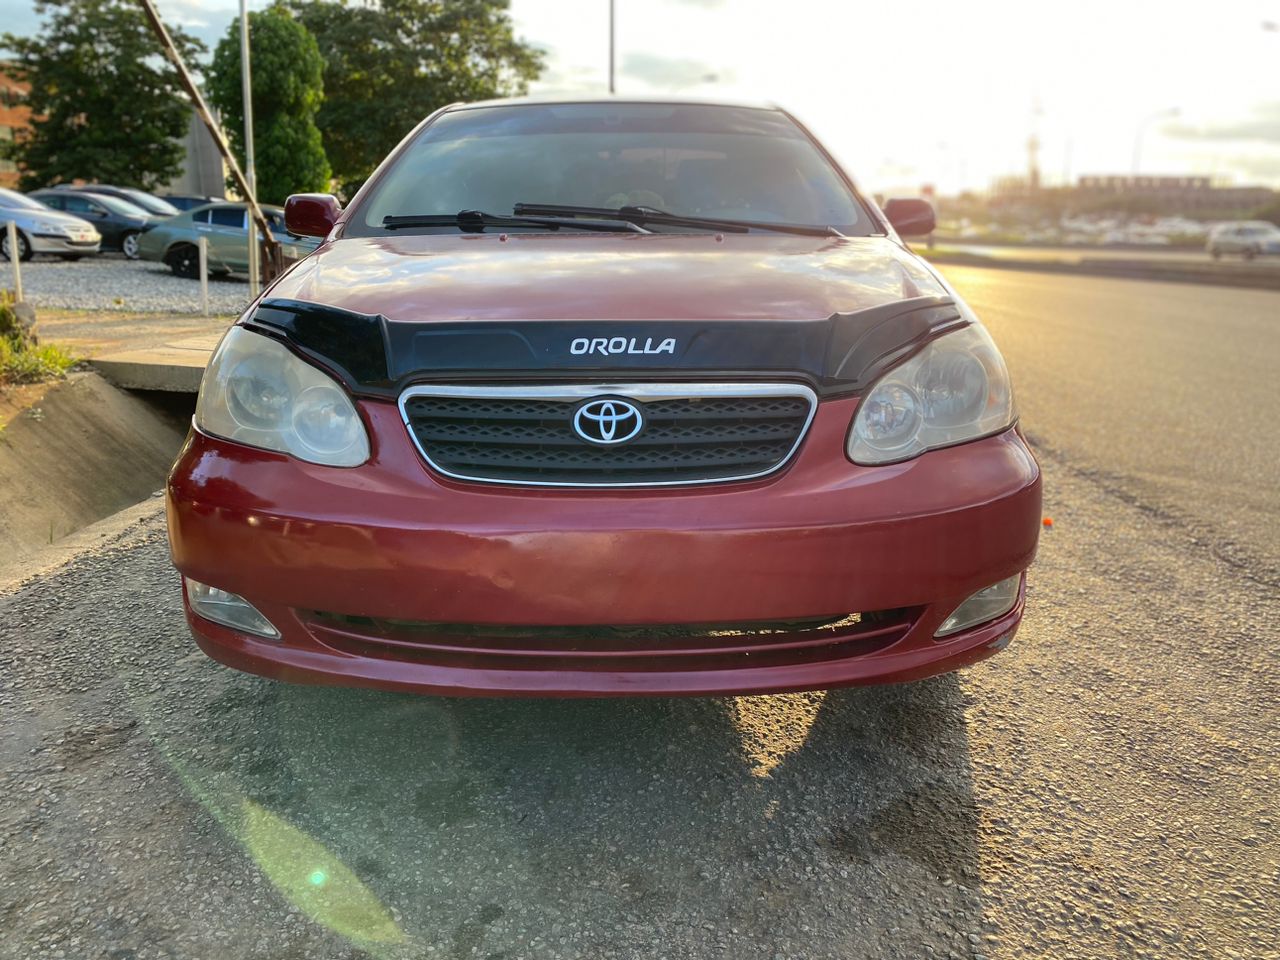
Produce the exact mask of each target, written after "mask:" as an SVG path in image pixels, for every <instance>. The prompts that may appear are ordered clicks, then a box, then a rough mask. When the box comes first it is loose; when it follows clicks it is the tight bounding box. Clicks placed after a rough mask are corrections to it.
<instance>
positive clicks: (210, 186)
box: [157, 109, 227, 197]
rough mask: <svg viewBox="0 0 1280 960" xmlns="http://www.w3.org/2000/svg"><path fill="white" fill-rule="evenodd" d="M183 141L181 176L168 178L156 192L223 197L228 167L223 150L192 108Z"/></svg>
mask: <svg viewBox="0 0 1280 960" xmlns="http://www.w3.org/2000/svg"><path fill="white" fill-rule="evenodd" d="M182 144H183V147H184V148H185V149H186V158H185V159H184V161H183V164H182V175H181V176H178V177H175V178H174V179H173V180H171V181H169V183H167V184H165V186H163V187H162V188H161V189H160V190H158V191H157V192H158V193H179V194H188V195H190V194H194V195H197V196H201V197H225V196H226V193H227V170H226V166H225V165H224V164H223V162H222V153H221V152H220V151H219V150H218V145H217V143H215V142H214V139H213V135H212V134H211V133H209V130H208V128H207V127H205V125H204V123H203V121H201V119H200V117H199V115H198V114H197V113H196V112H195V110H194V109H192V111H191V116H190V118H189V120H188V122H187V135H186V137H184V138H183V141H182Z"/></svg>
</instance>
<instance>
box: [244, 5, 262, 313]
mask: <svg viewBox="0 0 1280 960" xmlns="http://www.w3.org/2000/svg"><path fill="white" fill-rule="evenodd" d="M240 81H241V89H242V91H243V93H242V95H243V97H244V178H245V180H247V181H248V182H249V192H250V193H251V194H252V197H245V200H246V201H250V200H252V201H255V202H256V201H257V199H258V181H257V178H256V177H255V175H254V171H253V83H252V82H251V80H250V76H249V5H248V0H240ZM245 224H246V225H247V226H248V228H249V230H248V233H249V297H250V298H251V299H256V298H257V296H258V225H257V224H256V223H255V222H254V219H253V217H251V216H247V215H246V216H245Z"/></svg>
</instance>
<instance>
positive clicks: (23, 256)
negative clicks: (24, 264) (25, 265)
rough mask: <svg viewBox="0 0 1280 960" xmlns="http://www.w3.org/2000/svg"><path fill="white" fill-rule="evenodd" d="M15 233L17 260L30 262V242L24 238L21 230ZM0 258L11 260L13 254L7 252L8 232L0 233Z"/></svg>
mask: <svg viewBox="0 0 1280 960" xmlns="http://www.w3.org/2000/svg"><path fill="white" fill-rule="evenodd" d="M17 233H18V259H19V260H23V261H26V260H30V259H31V256H32V250H31V241H29V240H28V239H27V238H26V235H25V234H24V233H23V232H22V231H21V230H19V231H17ZM0 256H3V257H4V258H5V259H6V260H12V259H13V254H12V252H11V251H10V250H9V231H8V230H4V231H0Z"/></svg>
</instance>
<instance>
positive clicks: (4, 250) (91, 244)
mask: <svg viewBox="0 0 1280 960" xmlns="http://www.w3.org/2000/svg"><path fill="white" fill-rule="evenodd" d="M10 220H12V221H13V222H14V224H15V225H16V226H17V228H18V250H17V255H18V259H19V260H30V259H31V258H32V257H33V256H34V255H35V254H37V253H52V254H56V255H57V256H59V257H62V258H63V259H64V260H78V259H79V258H80V257H83V256H85V255H86V254H93V253H97V252H98V249H99V247H101V245H102V237H101V235H100V234H99V233H98V231H97V230H96V229H95V228H94V226H93V224H91V223H88V222H86V221H84V220H81V219H80V218H79V217H73V216H71V215H70V214H69V213H60V212H59V211H57V210H50V209H49V208H48V207H46V206H45V205H44V204H43V203H41V202H40V201H39V200H35V199H33V198H31V197H27V196H24V195H22V194H21V193H18V192H17V191H16V190H6V189H4V188H2V187H0V256H3V257H4V259H6V260H11V259H13V254H14V252H13V251H12V250H10V249H9V231H8V230H7V229H6V227H5V224H7V223H8V222H9V221H10Z"/></svg>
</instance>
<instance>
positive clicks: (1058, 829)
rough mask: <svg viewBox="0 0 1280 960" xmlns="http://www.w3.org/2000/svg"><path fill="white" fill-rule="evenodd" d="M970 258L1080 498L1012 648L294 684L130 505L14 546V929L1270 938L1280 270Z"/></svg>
mask: <svg viewBox="0 0 1280 960" xmlns="http://www.w3.org/2000/svg"><path fill="white" fill-rule="evenodd" d="M953 279H954V281H955V282H956V283H957V284H958V285H959V286H960V289H961V290H962V291H963V292H965V293H966V294H967V295H969V296H971V298H972V300H973V302H974V304H975V306H976V307H977V308H978V309H979V310H980V311H981V312H983V313H984V315H985V316H986V318H987V320H988V322H989V323H990V325H991V327H992V328H993V330H994V331H995V333H996V335H997V337H998V339H999V340H1000V341H1001V343H1002V345H1003V346H1004V347H1005V350H1006V353H1007V354H1008V356H1009V358H1010V363H1011V366H1012V368H1013V370H1014V374H1015V377H1016V379H1017V382H1018V386H1019V388H1020V395H1021V403H1022V409H1023V412H1024V416H1025V421H1026V427H1027V429H1028V431H1029V432H1030V434H1031V435H1032V436H1033V437H1034V438H1035V439H1036V441H1037V443H1038V445H1039V451H1040V454H1041V458H1042V463H1043V466H1044V469H1045V481H1046V513H1047V514H1049V515H1050V516H1052V517H1053V518H1054V521H1055V522H1054V526H1053V527H1052V528H1051V529H1049V530H1047V531H1046V533H1045V536H1044V538H1043V541H1042V547H1041V553H1040V557H1039V559H1038V561H1037V563H1036V566H1035V567H1034V568H1033V572H1032V577H1031V591H1030V601H1029V612H1028V616H1027V620H1026V622H1025V623H1024V626H1023V628H1022V631H1021V632H1020V634H1019V636H1018V639H1017V640H1016V641H1015V642H1014V643H1013V645H1012V646H1011V647H1010V648H1009V650H1008V651H1006V652H1005V653H1003V654H1002V655H1000V656H999V657H997V658H995V659H993V660H991V661H988V662H986V663H984V664H981V665H979V666H977V667H974V668H972V669H970V670H968V671H966V672H964V673H961V674H958V675H953V676H949V677H944V678H939V679H936V680H933V681H928V682H925V683H920V684H913V685H906V686H898V687H887V688H874V689H865V690H854V691H839V692H831V693H828V694H825V695H822V694H814V695H793V696H786V697H759V698H740V699H733V698H724V699H692V700H651V701H625V700H606V701H599V702H557V701H544V702H539V701H448V700H441V699H434V698H418V697H411V696H402V695H387V694H377V693H368V692H361V691H344V690H326V689H316V688H302V687H292V686H285V685H281V684H275V683H270V682H267V681H263V680H259V679H256V678H252V677H248V676H243V675H239V674H236V673H233V672H230V671H228V670H225V669H223V668H221V667H218V666H216V665H214V664H212V663H211V662H209V661H208V660H206V659H205V658H204V657H203V656H202V655H201V654H199V653H198V652H196V651H195V650H194V648H193V647H192V645H191V643H190V641H189V640H188V639H187V637H186V634H185V630H184V628H183V626H182V624H181V620H180V613H179V598H178V594H177V585H176V582H175V577H174V575H173V573H172V571H171V570H170V569H169V568H168V565H167V560H166V557H165V549H164V540H163V518H162V516H161V514H160V512H159V510H158V504H156V503H152V504H148V505H144V506H143V507H141V508H140V509H138V510H136V511H134V512H133V513H132V514H131V515H129V516H126V517H123V518H120V519H119V520H117V521H116V522H115V523H114V524H111V525H108V526H107V527H105V528H102V529H100V530H95V531H90V532H88V533H87V534H86V536H85V537H83V538H81V540H80V542H79V543H78V544H77V545H76V547H77V549H76V550H75V552H73V553H72V554H71V556H70V560H69V562H67V563H65V564H64V565H62V566H60V567H57V568H56V569H52V570H50V571H48V572H45V573H42V574H41V575H39V576H37V577H36V578H35V579H34V580H32V581H30V582H29V583H27V584H26V585H25V586H22V587H19V588H10V589H7V590H5V589H3V588H0V730H3V731H4V736H3V738H0V796H2V797H4V798H5V799H4V801H3V802H0V930H3V931H4V936H2V937H0V957H5V958H8V957H13V958H18V957H21V958H23V960H30V958H43V957H67V958H72V957H74V958H80V957H93V958H97V957H104V958H113V960H125V958H138V960H141V958H150V957H166V958H188V957H191V958H195V957H199V958H206V957H234V958H289V960H293V958H302V957H315V958H323V960H333V958H362V957H376V958H388V960H391V958H401V957H404V958H422V957H433V958H434V957H450V958H471V957H482V958H487V960H498V958H504V960H513V958H523V957H539V958H541V957H563V958H569V957H582V958H593V960H594V958H606V957H613V958H637V960H639V958H646V960H648V958H686V957H687V958H712V957H714V958H734V960H737V958H745V960H755V958H764V960H775V958H785V960H793V958H858V957H868V958H882V957H885V958H887V957H913V958H919V957H931V958H941V957H946V958H948V960H950V958H965V960H975V958H978V957H990V958H1000V957H1046V958H1054V960H1060V958H1074V957H1081V958H1084V957H1088V958H1094V957H1097V958H1111V957H1144V958H1153V960H1154V958H1159V960H1165V958H1172V957H1178V958H1241V960H1257V958H1271V957H1276V956H1278V955H1280V954H1278V953H1277V944H1280V916H1278V915H1277V912H1276V910H1275V905H1276V902H1277V897H1278V896H1280V843H1278V842H1277V823H1278V822H1280V802H1278V801H1277V797H1280V757H1278V752H1277V750H1276V746H1277V743H1278V742H1280V711H1278V708H1277V705H1278V704H1280V669H1278V668H1280V652H1278V649H1277V648H1278V646H1280V644H1278V643H1277V641H1280V631H1277V628H1276V622H1277V617H1278V616H1280V597H1278V595H1277V590H1276V588H1275V584H1274V580H1273V579H1270V578H1272V577H1273V570H1272V569H1271V566H1270V565H1271V564H1272V560H1273V558H1274V546H1275V544H1274V539H1273V537H1274V532H1275V526H1276V512H1275V506H1276V504H1275V500H1274V497H1275V493H1274V491H1273V490H1270V489H1269V487H1270V486H1274V485H1275V484H1274V479H1275V477H1276V471H1275V470H1274V463H1275V461H1274V459H1271V460H1268V456H1271V457H1274V453H1273V452H1270V451H1274V449H1275V445H1274V439H1275V427H1274V425H1269V424H1268V422H1267V415H1268V412H1270V413H1271V414H1273V415H1274V413H1276V412H1277V410H1276V408H1277V399H1276V393H1275V391H1274V389H1272V390H1270V391H1268V390H1267V384H1266V383H1265V382H1263V381H1261V380H1259V381H1257V382H1256V384H1251V383H1250V382H1241V381H1247V377H1246V375H1247V374H1250V373H1256V372H1257V371H1258V370H1260V369H1266V368H1267V365H1268V363H1269V362H1270V363H1271V364H1272V366H1274V359H1275V352H1274V351H1275V334H1274V332H1273V331H1269V330H1268V327H1267V324H1268V318H1270V321H1271V323H1272V324H1274V323H1276V322H1280V309H1277V305H1280V295H1262V294H1247V293H1239V292H1233V291H1226V290H1221V289H1212V290H1203V291H1202V290H1201V289H1199V288H1194V287H1190V288H1189V287H1187V286H1179V287H1177V288H1176V289H1169V288H1165V287H1161V286H1157V285H1152V284H1145V283H1140V282H1134V281H1101V280H1086V279H1076V280H1066V279H1063V278H1061V277H1043V278H1039V279H1037V278H1036V277H1035V276H1033V275H1030V274H1010V273H987V272H979V271H958V270H957V271H955V272H954V274H953ZM1268 298H1270V299H1268ZM1269 305H1270V306H1269ZM1249 311H1252V312H1249ZM1232 342H1236V343H1238V344H1239V346H1238V347H1237V348H1236V349H1231V348H1230V343H1232ZM1267 351H1270V353H1268V352H1267ZM1268 357H1270V361H1269V360H1268ZM1200 371H1202V372H1200ZM1206 397H1207V398H1208V402H1205V401H1206ZM1170 425H1176V428H1177V429H1176V430H1174V429H1171V427H1170ZM1268 431H1269V432H1268ZM1208 441H1212V446H1211V447H1209V448H1207V449H1206V450H1204V451H1203V452H1201V451H1199V450H1198V449H1196V447H1197V446H1198V445H1199V444H1201V443H1204V442H1208ZM1268 446H1269V447H1270V451H1268V450H1267V449H1266V448H1267V447H1268ZM1268 464H1270V465H1271V467H1272V469H1271V473H1270V483H1269V485H1268V479H1267V478H1268V474H1267V470H1268ZM1215 484H1225V485H1226V486H1225V487H1224V488H1222V489H1219V490H1217V493H1216V495H1215V496H1214V497H1213V498H1212V500H1211V501H1209V502H1206V499H1207V497H1206V494H1207V492H1208V491H1210V490H1213V489H1214V488H1215ZM1264 486H1268V489H1262V487H1264ZM1228 501H1230V502H1229V503H1228ZM86 544H87V546H86Z"/></svg>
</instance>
